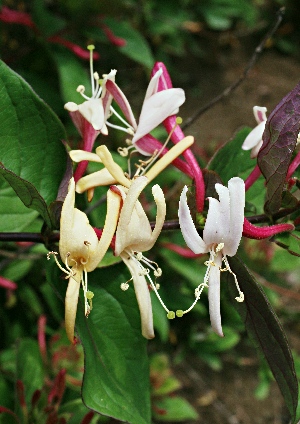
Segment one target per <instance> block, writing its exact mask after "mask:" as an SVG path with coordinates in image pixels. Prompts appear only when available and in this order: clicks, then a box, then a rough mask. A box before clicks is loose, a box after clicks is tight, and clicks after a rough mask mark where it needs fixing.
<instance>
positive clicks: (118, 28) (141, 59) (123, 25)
mask: <svg viewBox="0 0 300 424" xmlns="http://www.w3.org/2000/svg"><path fill="white" fill-rule="evenodd" d="M104 22H105V23H106V24H107V25H108V26H109V28H111V30H112V31H113V33H114V34H115V35H116V36H117V37H121V38H123V39H124V40H125V41H126V44H125V45H124V46H122V47H118V49H119V51H120V52H121V53H123V54H125V55H126V56H128V57H130V59H133V60H135V61H136V62H138V63H141V64H142V65H144V66H146V67H147V68H152V66H153V65H154V57H153V55H152V52H151V49H150V47H149V44H148V42H147V40H146V39H145V38H144V36H143V35H142V33H141V32H139V31H137V30H136V29H134V28H133V27H132V26H131V24H130V23H129V22H126V21H124V20H120V21H116V20H114V19H112V18H106V19H105V20H104Z"/></svg>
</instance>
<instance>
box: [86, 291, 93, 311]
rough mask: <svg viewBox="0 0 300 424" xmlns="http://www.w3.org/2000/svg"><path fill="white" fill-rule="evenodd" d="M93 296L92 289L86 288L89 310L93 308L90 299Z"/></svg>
mask: <svg viewBox="0 0 300 424" xmlns="http://www.w3.org/2000/svg"><path fill="white" fill-rule="evenodd" d="M93 297H94V293H93V292H92V291H90V290H88V291H87V292H86V298H87V300H88V302H89V308H90V311H91V310H92V309H93V301H92V299H93Z"/></svg>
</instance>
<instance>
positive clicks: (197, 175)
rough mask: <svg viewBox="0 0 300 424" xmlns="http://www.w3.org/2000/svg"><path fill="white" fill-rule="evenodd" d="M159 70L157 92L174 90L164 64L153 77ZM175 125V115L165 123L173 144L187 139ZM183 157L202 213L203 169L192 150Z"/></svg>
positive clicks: (198, 207) (153, 73)
mask: <svg viewBox="0 0 300 424" xmlns="http://www.w3.org/2000/svg"><path fill="white" fill-rule="evenodd" d="M159 70H161V71H162V75H161V78H160V79H159V82H158V86H157V91H165V90H169V89H172V88H173V85H172V80H171V77H170V75H169V73H168V70H167V68H166V66H165V65H164V63H163V62H156V63H155V64H154V66H153V69H152V72H151V75H155V74H156V73H157V72H158V71H159ZM175 123H176V116H175V115H170V116H168V117H166V119H165V120H164V121H163V125H164V127H165V129H166V130H167V132H168V134H170V138H171V140H172V141H173V143H178V142H179V141H180V140H182V139H183V138H184V137H185V135H184V133H183V131H182V129H181V128H180V126H179V125H175ZM183 157H184V159H185V160H186V162H187V164H188V166H189V168H190V174H189V176H190V177H191V178H193V179H194V182H195V192H196V193H195V198H196V208H197V211H198V212H202V211H203V207H204V196H205V185H204V178H203V175H202V171H201V168H200V166H199V164H198V162H197V160H196V158H195V156H194V154H193V152H192V150H191V149H187V150H186V151H185V152H184V153H183Z"/></svg>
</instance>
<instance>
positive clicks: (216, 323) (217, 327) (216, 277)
mask: <svg viewBox="0 0 300 424" xmlns="http://www.w3.org/2000/svg"><path fill="white" fill-rule="evenodd" d="M214 263H215V265H216V266H212V267H211V269H210V276H209V280H208V302H209V316H210V322H211V326H212V329H213V331H214V332H215V333H217V334H218V335H219V336H220V337H224V334H223V331H222V323H221V311H220V269H219V267H221V265H222V256H221V254H220V253H219V255H218V256H217V257H215V258H214Z"/></svg>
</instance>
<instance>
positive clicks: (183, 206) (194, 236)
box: [178, 186, 209, 254]
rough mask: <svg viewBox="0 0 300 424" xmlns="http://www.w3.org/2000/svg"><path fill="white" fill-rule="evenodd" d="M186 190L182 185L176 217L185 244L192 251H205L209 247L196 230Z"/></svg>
mask: <svg viewBox="0 0 300 424" xmlns="http://www.w3.org/2000/svg"><path fill="white" fill-rule="evenodd" d="M187 190H188V188H187V186H184V187H183V190H182V193H181V196H180V200H179V209H178V218H179V224H180V228H181V232H182V235H183V238H184V240H185V242H186V244H187V245H188V247H189V248H190V249H191V250H192V251H193V252H194V253H196V254H198V253H206V252H208V250H209V249H208V247H207V245H206V244H205V243H204V241H203V240H202V238H201V237H200V236H199V234H198V232H197V230H196V227H195V225H194V222H193V220H192V217H191V212H190V209H189V207H188V204H187V199H186V193H187Z"/></svg>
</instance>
